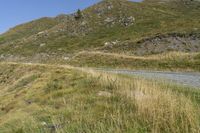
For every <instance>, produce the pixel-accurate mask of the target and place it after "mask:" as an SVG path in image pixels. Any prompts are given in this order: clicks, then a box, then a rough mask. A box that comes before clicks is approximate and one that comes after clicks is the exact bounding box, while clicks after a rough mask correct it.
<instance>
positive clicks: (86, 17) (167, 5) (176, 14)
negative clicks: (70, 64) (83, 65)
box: [0, 0, 200, 59]
mask: <svg viewBox="0 0 200 133" xmlns="http://www.w3.org/2000/svg"><path fill="white" fill-rule="evenodd" d="M199 9H200V2H198V1H195V0H194V1H188V2H186V3H185V2H183V1H182V0H175V1H155V0H151V1H148V0H146V1H144V2H141V3H134V2H130V1H126V0H103V1H102V2H100V3H98V4H96V5H94V6H92V7H89V8H87V9H85V10H83V11H82V12H81V16H77V14H76V13H75V14H70V15H59V16H57V17H55V18H42V19H39V20H35V21H32V22H30V23H26V24H23V25H19V26H17V27H15V28H12V29H11V30H9V31H8V32H6V33H4V34H2V35H0V44H1V45H0V54H1V58H2V59H7V58H13V56H14V57H16V58H20V57H21V58H23V57H27V56H29V57H31V58H34V57H40V58H43V56H53V57H56V56H59V57H61V56H65V57H71V56H73V55H74V54H75V53H76V52H80V51H82V50H94V49H101V48H102V47H104V46H105V45H106V46H107V45H108V44H109V42H116V40H117V41H119V45H122V46H121V47H122V48H120V49H117V51H114V50H115V46H113V48H111V49H109V50H108V52H112V51H114V52H118V53H119V52H124V51H126V50H124V49H123V48H124V47H125V46H126V45H130V47H132V48H134V46H135V45H136V46H135V47H136V49H132V51H136V52H133V53H136V54H138V55H143V54H146V53H147V54H152V53H162V52H167V51H169V50H174V51H177V50H178V51H184V52H185V51H187V52H194V51H195V52H197V51H199V37H196V36H194V37H193V38H191V37H189V38H188V37H187V36H186V38H185V37H182V38H179V39H180V41H181V42H182V41H183V42H184V43H180V42H179V41H178V40H176V39H174V37H171V36H169V37H167V38H166V37H165V38H164V39H163V40H161V41H156V43H162V44H163V43H165V45H166V46H165V45H162V44H161V45H162V46H161V47H159V46H152V45H154V44H156V43H154V40H153V42H150V43H149V41H146V42H144V43H142V44H141V47H142V48H138V46H137V45H138V44H137V42H140V41H142V40H144V39H145V38H149V36H152V37H155V36H157V35H158V34H162V35H165V34H170V33H176V34H178V35H179V34H193V33H194V34H196V33H197V34H199V31H200V25H199V23H200V22H199V20H200V11H199ZM184 40H186V43H187V44H186V45H187V46H185V41H184ZM126 42H128V44H127V43H126ZM175 42H178V44H177V46H173V44H174V43H175ZM124 44H126V45H125V46H124ZM190 44H191V46H190ZM146 45H148V46H146ZM188 45H189V46H188ZM123 46H124V47H123ZM128 47H129V46H128ZM143 47H145V48H143ZM146 47H147V48H146ZM173 47H175V48H173ZM154 48H155V49H161V50H159V51H157V50H153V49H154ZM113 49H114V50H113ZM125 49H126V47H125ZM127 52H128V51H127Z"/></svg>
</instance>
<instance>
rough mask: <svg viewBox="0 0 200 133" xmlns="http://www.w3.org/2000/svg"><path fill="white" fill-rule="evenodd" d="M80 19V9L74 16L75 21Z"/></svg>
mask: <svg viewBox="0 0 200 133" xmlns="http://www.w3.org/2000/svg"><path fill="white" fill-rule="evenodd" d="M81 18H82V12H81V10H80V9H78V10H77V12H76V15H75V19H77V20H78V19H81Z"/></svg>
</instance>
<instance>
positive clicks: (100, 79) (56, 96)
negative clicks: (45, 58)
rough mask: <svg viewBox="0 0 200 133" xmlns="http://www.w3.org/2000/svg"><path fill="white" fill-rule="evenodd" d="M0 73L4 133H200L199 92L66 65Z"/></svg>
mask: <svg viewBox="0 0 200 133" xmlns="http://www.w3.org/2000/svg"><path fill="white" fill-rule="evenodd" d="M0 68H1V69H0V91H1V93H0V132H2V133H40V132H41V133H49V132H53V133H54V132H56V133H65V132H70V133H77V132H93V131H95V132H98V133H105V132H106V133H113V132H141V133H143V132H144V133H145V132H166V133H171V132H184V133H197V132H199V131H200V129H199V127H200V126H199V124H200V116H199V114H200V112H199V104H200V99H199V98H200V97H199V96H200V95H199V93H200V92H199V90H198V89H197V90H196V89H193V88H183V87H180V86H176V85H170V84H168V83H164V82H156V81H148V80H144V79H141V78H134V77H128V76H122V75H112V74H106V73H97V72H93V71H91V72H84V71H85V70H84V69H83V70H84V71H81V70H79V69H77V68H71V67H68V66H56V65H40V64H16V63H1V64H0ZM87 71H88V70H87Z"/></svg>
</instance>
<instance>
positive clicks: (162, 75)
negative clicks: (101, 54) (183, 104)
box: [4, 62, 200, 89]
mask: <svg viewBox="0 0 200 133" xmlns="http://www.w3.org/2000/svg"><path fill="white" fill-rule="evenodd" d="M4 63H7V64H23V65H31V66H32V65H37V66H38V65H39V66H54V67H63V68H71V67H72V66H68V65H47V64H41V63H16V62H4ZM93 70H96V71H103V72H110V73H119V74H127V75H135V76H140V77H144V78H148V79H164V80H168V81H171V82H174V83H177V84H181V85H184V86H188V87H195V88H199V89H200V73H198V72H196V73H187V72H163V71H145V70H118V69H106V68H96V69H95V68H93Z"/></svg>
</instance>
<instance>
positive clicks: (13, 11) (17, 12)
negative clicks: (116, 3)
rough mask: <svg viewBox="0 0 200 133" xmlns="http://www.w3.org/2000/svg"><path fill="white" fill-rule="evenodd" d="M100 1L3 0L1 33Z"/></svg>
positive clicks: (0, 15) (0, 13) (0, 17)
mask: <svg viewBox="0 0 200 133" xmlns="http://www.w3.org/2000/svg"><path fill="white" fill-rule="evenodd" d="M99 1H101V0H1V4H0V33H3V32H5V31H6V30H8V29H9V28H11V27H14V26H16V25H18V24H21V23H24V22H28V21H31V20H34V19H37V18H41V17H45V16H47V17H52V16H56V15H58V14H62V13H66V14H67V13H72V12H74V11H76V10H77V9H79V8H80V9H84V8H86V7H88V6H90V5H93V4H95V3H97V2H99ZM133 1H139V0H133Z"/></svg>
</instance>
